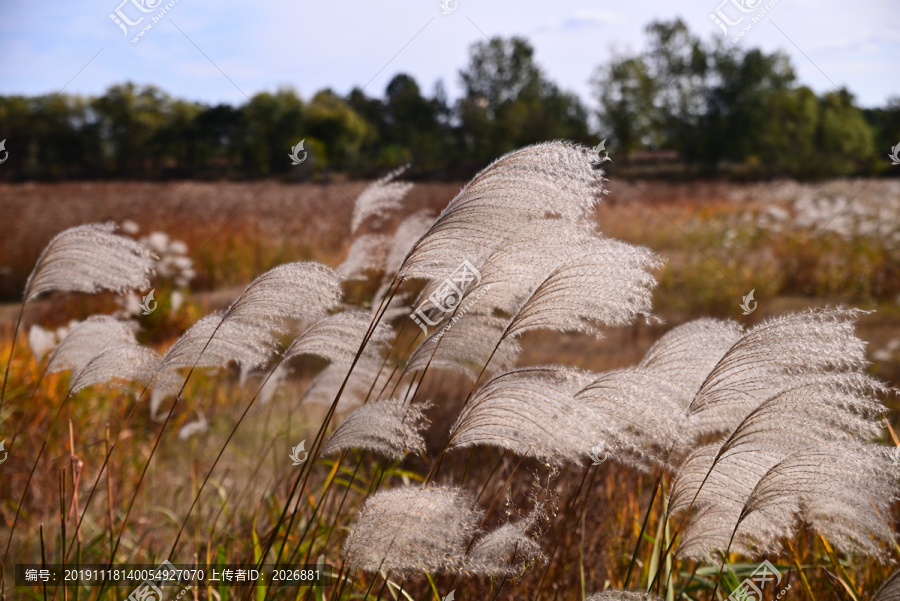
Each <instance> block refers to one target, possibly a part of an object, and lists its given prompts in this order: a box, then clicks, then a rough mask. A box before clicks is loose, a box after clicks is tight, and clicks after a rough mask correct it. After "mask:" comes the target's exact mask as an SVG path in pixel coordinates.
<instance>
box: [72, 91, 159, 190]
mask: <svg viewBox="0 0 900 601" xmlns="http://www.w3.org/2000/svg"><path fill="white" fill-rule="evenodd" d="M171 102H172V101H171V98H169V96H168V94H166V93H165V92H163V91H162V90H160V89H159V88H157V87H155V86H145V87H138V86H136V85H135V84H133V83H131V82H129V83H125V84H122V85H117V86H112V87H111V88H109V89H108V90H107V91H106V93H105V94H103V96H100V97H99V98H96V99H94V100H93V101H92V102H91V105H90V106H91V110H92V112H93V114H94V116H95V119H96V123H97V127H98V132H99V135H100V138H101V140H102V142H103V147H104V155H105V157H106V158H107V159H108V160H109V162H110V169H111V171H112V172H113V173H114V174H116V175H118V176H125V177H142V176H146V175H148V174H150V173H152V172H153V171H154V168H155V167H156V166H157V165H158V164H159V158H160V157H159V156H158V155H154V154H153V150H154V148H153V146H152V145H151V144H150V142H151V141H152V140H153V138H154V136H155V135H156V133H157V131H158V130H159V129H160V127H162V126H163V125H164V123H165V120H166V113H167V112H168V111H169V110H170V106H171Z"/></svg>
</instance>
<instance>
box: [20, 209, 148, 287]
mask: <svg viewBox="0 0 900 601" xmlns="http://www.w3.org/2000/svg"><path fill="white" fill-rule="evenodd" d="M115 229H116V224H115V223H112V222H109V223H91V224H87V225H79V226H76V227H72V228H69V229H67V230H63V231H62V232H60V233H59V234H57V235H56V236H54V237H53V239H52V240H50V243H49V244H47V246H46V247H45V248H44V250H43V252H42V253H41V255H40V257H38V260H37V263H36V264H35V266H34V269H33V270H32V271H31V275H29V276H28V280H27V281H26V282H25V293H24V300H25V302H28V301H30V300H32V299H34V298H36V297H38V296H40V295H41V294H44V293H45V292H50V291H51V290H64V291H67V292H88V293H93V292H98V291H100V290H112V291H114V292H119V293H121V292H126V291H128V290H141V289H146V288H149V287H150V279H149V276H150V273H151V272H152V270H153V262H154V256H153V253H152V252H151V250H150V249H149V248H148V247H146V246H144V245H143V244H141V243H139V242H135V241H134V240H132V239H131V238H126V237H124V236H118V235H116V234H114V233H113V232H114V231H115Z"/></svg>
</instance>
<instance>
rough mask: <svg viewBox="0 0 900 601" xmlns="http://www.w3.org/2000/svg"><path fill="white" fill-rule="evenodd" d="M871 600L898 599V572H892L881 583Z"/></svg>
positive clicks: (899, 587) (899, 586)
mask: <svg viewBox="0 0 900 601" xmlns="http://www.w3.org/2000/svg"><path fill="white" fill-rule="evenodd" d="M872 601H900V572H894V573H893V574H891V576H890V577H889V578H888V579H887V580H885V581H884V582H883V583H882V584H881V587H879V589H878V591H876V592H875V594H874V595H872Z"/></svg>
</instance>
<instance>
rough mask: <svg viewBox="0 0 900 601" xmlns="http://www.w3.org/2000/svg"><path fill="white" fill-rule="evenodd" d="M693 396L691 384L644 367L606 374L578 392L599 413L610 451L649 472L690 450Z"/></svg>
mask: <svg viewBox="0 0 900 601" xmlns="http://www.w3.org/2000/svg"><path fill="white" fill-rule="evenodd" d="M690 398H691V396H690V393H689V392H688V390H686V389H685V388H683V387H681V386H679V385H678V384H676V383H674V382H671V381H669V380H668V379H667V378H665V377H661V376H659V375H657V374H655V373H653V372H651V371H649V370H648V369H646V368H640V367H633V368H630V369H622V370H616V371H611V372H607V373H605V374H602V375H601V376H600V377H599V378H597V379H596V380H594V381H593V382H591V383H590V384H588V385H587V386H585V387H584V388H583V389H581V390H580V391H578V392H577V393H576V394H575V400H576V401H578V402H580V403H583V404H584V405H586V406H587V407H588V408H589V409H590V410H591V411H592V412H593V413H594V414H595V415H596V416H597V417H596V420H595V421H596V424H597V428H598V430H599V438H598V439H597V440H599V441H601V442H602V443H603V447H604V450H605V451H606V452H609V453H611V454H612V455H613V456H614V457H615V458H616V459H617V460H618V461H622V462H625V463H628V464H630V465H633V466H635V467H637V468H639V469H641V470H645V471H646V470H648V469H649V468H650V467H651V466H654V465H655V466H663V465H665V464H666V463H667V461H668V458H669V454H670V453H672V452H676V453H681V452H684V451H685V450H686V449H687V446H688V444H689V443H690V440H689V439H688V438H687V437H686V434H687V433H688V414H687V404H688V403H689V402H690ZM594 442H597V441H596V440H595V441H594Z"/></svg>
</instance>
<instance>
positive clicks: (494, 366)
mask: <svg viewBox="0 0 900 601" xmlns="http://www.w3.org/2000/svg"><path fill="white" fill-rule="evenodd" d="M457 317H460V316H459V315H457ZM506 324H507V320H505V319H502V318H499V317H494V316H491V315H480V314H466V315H465V316H463V317H461V318H460V319H459V320H458V321H456V322H452V321H451V322H450V323H448V324H446V325H444V326H443V327H442V328H439V329H437V330H435V331H434V332H432V333H431V334H429V335H428V337H427V338H426V339H425V340H423V341H422V344H420V345H419V346H418V347H417V348H416V350H415V351H414V352H413V354H412V355H411V356H410V358H409V361H408V362H407V365H406V371H407V372H412V371H417V370H421V369H424V368H425V366H426V365H428V363H429V361H431V367H439V368H444V369H452V370H456V371H459V372H461V373H463V374H465V375H466V376H467V377H468V378H470V379H471V380H473V381H474V380H475V378H476V377H477V376H478V373H479V371H480V370H481V368H482V367H484V365H485V364H486V363H487V361H488V359H489V358H491V354H492V353H493V358H492V359H491V363H490V366H491V368H490V370H489V371H492V372H494V373H497V372H502V371H504V370H507V369H509V368H511V367H512V365H513V364H514V363H515V361H516V357H518V355H519V351H520V350H521V347H520V346H519V342H518V340H516V339H513V338H507V339H506V340H503V341H502V343H501V344H500V346H499V347H497V343H498V341H500V340H501V337H502V336H503V332H504V330H505V328H506ZM438 345H440V346H438ZM435 348H437V352H435ZM495 348H496V352H495V350H494V349H495ZM432 355H434V357H433V358H432Z"/></svg>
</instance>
